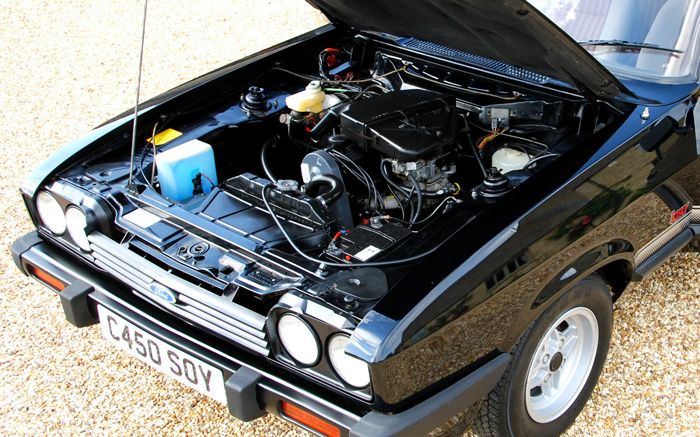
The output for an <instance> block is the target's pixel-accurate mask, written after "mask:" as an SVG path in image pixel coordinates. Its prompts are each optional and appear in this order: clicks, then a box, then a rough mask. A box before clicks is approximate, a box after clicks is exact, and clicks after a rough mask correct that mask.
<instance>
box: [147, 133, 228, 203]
mask: <svg viewBox="0 0 700 437" xmlns="http://www.w3.org/2000/svg"><path fill="white" fill-rule="evenodd" d="M156 169H157V170H158V182H160V193H161V194H162V195H163V196H165V197H168V198H170V199H172V200H178V201H179V200H183V199H186V198H188V197H191V196H192V194H193V191H194V182H192V180H193V179H196V178H197V175H198V174H200V173H201V174H202V175H206V176H208V177H209V179H211V182H209V180H208V179H207V178H206V177H205V176H202V177H201V179H202V190H203V191H204V192H205V193H208V192H210V191H211V189H212V182H213V183H214V184H217V183H218V182H217V180H216V165H215V164H214V151H213V150H212V148H211V146H210V145H209V144H207V143H205V142H203V141H199V140H191V141H188V142H186V143H184V144H180V145H179V146H176V147H173V148H172V149H168V150H166V151H165V152H161V153H158V154H157V155H156Z"/></svg>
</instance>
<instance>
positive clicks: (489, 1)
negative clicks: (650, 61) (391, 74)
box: [307, 0, 632, 100]
mask: <svg viewBox="0 0 700 437" xmlns="http://www.w3.org/2000/svg"><path fill="white" fill-rule="evenodd" d="M307 1H308V2H309V3H311V4H312V5H314V6H315V7H317V8H318V9H320V10H321V11H323V12H324V13H325V14H326V15H327V16H328V17H329V18H330V19H331V20H333V21H335V22H336V23H338V22H340V23H344V24H345V25H348V26H351V27H352V28H354V29H357V30H369V31H378V32H384V33H387V34H391V35H393V36H397V37H414V38H417V39H420V40H425V41H429V42H432V43H435V44H439V45H442V46H445V47H449V48H451V49H455V50H460V51H463V52H467V53H472V54H475V55H479V56H483V57H486V58H491V59H495V60H498V61H502V62H505V63H508V64H511V65H513V66H516V67H520V68H525V69H527V70H531V71H534V72H537V73H540V74H543V75H545V76H548V77H550V78H552V79H556V80H558V81H561V82H564V83H566V84H568V85H570V86H572V87H573V88H575V89H578V90H579V91H580V92H581V93H583V94H584V95H587V96H589V97H593V96H595V97H597V98H599V99H605V100H609V99H612V98H615V97H617V96H620V95H621V94H626V95H631V94H632V93H631V92H629V91H628V90H627V89H626V88H625V87H624V85H622V83H620V81H619V80H618V79H617V78H616V77H615V76H613V75H612V74H611V73H610V72H609V71H608V70H607V69H605V67H603V66H602V65H601V64H600V63H599V62H598V61H596V60H595V59H594V58H593V57H592V56H591V55H590V54H589V53H588V52H587V51H586V50H585V49H584V48H582V47H581V46H580V45H578V44H577V43H576V42H575V41H574V40H573V39H571V37H569V36H568V35H567V34H566V33H565V32H564V31H562V30H561V29H560V28H559V27H557V26H556V25H555V24H554V23H552V22H551V21H550V20H549V19H548V18H546V17H545V16H544V15H543V14H542V13H541V12H540V11H538V10H537V9H536V8H535V7H533V6H532V5H530V4H529V3H528V2H526V1H523V0H425V1H416V2H406V1H403V0H353V1H347V0H307Z"/></svg>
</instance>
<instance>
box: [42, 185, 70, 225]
mask: <svg viewBox="0 0 700 437" xmlns="http://www.w3.org/2000/svg"><path fill="white" fill-rule="evenodd" d="M36 209H37V211H39V218H41V222H42V223H43V224H44V226H46V227H47V228H49V231H51V232H53V233H54V234H56V235H62V234H63V233H64V232H66V217H65V216H64V215H63V208H61V205H59V203H58V201H57V200H56V198H55V197H53V196H52V195H51V194H50V193H49V192H47V191H40V192H39V194H37V196H36Z"/></svg>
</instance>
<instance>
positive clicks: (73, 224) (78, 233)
mask: <svg viewBox="0 0 700 437" xmlns="http://www.w3.org/2000/svg"><path fill="white" fill-rule="evenodd" d="M66 227H67V228H68V234H69V235H70V237H71V238H72V239H73V242H74V243H75V244H77V245H78V247H79V248H81V249H82V250H84V251H85V252H90V250H91V249H90V242H89V241H88V238H87V227H88V218H87V214H86V213H85V211H83V210H82V209H80V208H78V207H77V206H75V205H71V206H69V207H68V208H67V209H66Z"/></svg>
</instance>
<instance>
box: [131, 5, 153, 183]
mask: <svg viewBox="0 0 700 437" xmlns="http://www.w3.org/2000/svg"><path fill="white" fill-rule="evenodd" d="M147 10H148V0H144V2H143V25H142V26H141V50H140V52H139V74H138V76H137V79H136V103H134V123H133V126H134V127H133V130H132V132H131V162H130V163H129V182H128V183H127V189H128V190H129V191H131V193H132V194H138V190H137V189H136V184H134V155H136V118H137V117H138V115H139V93H140V92H141V70H142V67H143V43H144V40H145V39H146V11H147ZM153 141H154V142H155V139H153ZM154 165H155V163H154Z"/></svg>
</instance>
